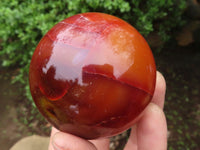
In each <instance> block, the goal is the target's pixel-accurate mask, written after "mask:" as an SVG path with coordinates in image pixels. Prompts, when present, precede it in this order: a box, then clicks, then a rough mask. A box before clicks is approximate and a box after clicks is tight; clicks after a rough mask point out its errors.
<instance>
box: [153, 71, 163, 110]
mask: <svg viewBox="0 0 200 150" xmlns="http://www.w3.org/2000/svg"><path fill="white" fill-rule="evenodd" d="M165 91H166V82H165V79H164V77H163V76H162V74H161V73H160V72H158V71H157V74H156V87H155V92H154V95H153V98H152V102H153V103H155V104H156V105H158V106H159V107H160V108H162V109H163V107H164V101H165Z"/></svg>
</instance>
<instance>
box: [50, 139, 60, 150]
mask: <svg viewBox="0 0 200 150" xmlns="http://www.w3.org/2000/svg"><path fill="white" fill-rule="evenodd" d="M61 144H62V143H61ZM52 145H53V148H54V150H62V148H61V147H62V145H60V141H59V138H58V137H57V135H54V137H53V140H52Z"/></svg>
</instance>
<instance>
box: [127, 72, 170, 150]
mask: <svg viewBox="0 0 200 150" xmlns="http://www.w3.org/2000/svg"><path fill="white" fill-rule="evenodd" d="M165 91H166V83H165V79H164V77H163V76H162V74H161V73H160V72H158V71H157V76H156V87H155V92H154V95H153V98H152V103H154V105H153V104H150V105H149V106H148V107H147V108H146V109H145V111H144V113H143V116H142V118H141V120H140V121H139V122H138V124H137V125H135V126H134V127H133V128H132V130H131V134H130V138H129V140H128V142H127V144H126V146H125V149H124V150H138V149H139V150H143V149H142V148H143V147H139V146H140V144H142V142H143V141H142V142H141V140H142V138H141V137H142V134H144V135H146V138H144V139H147V137H148V135H149V134H146V133H145V130H144V129H146V132H148V131H149V132H150V130H152V131H153V127H155V129H156V128H157V126H160V128H158V129H163V130H156V131H155V133H152V134H150V135H151V136H152V137H153V136H155V137H159V136H158V135H157V132H159V133H160V134H162V135H163V140H162V141H164V142H163V143H162V144H163V147H165V146H166V143H167V139H165V135H167V125H166V120H165V116H164V113H163V111H162V109H163V106H164V100H165ZM155 104H156V105H155ZM158 106H159V107H158ZM154 108H155V109H154ZM156 108H157V109H156ZM160 108H161V109H160ZM153 110H158V111H153ZM148 113H149V114H148ZM156 117H158V118H160V119H161V120H160V122H159V121H157V120H156ZM160 123H161V124H160ZM145 127H146V128H145ZM149 137H150V136H149ZM152 137H150V138H152ZM146 141H147V140H146ZM149 143H150V141H149ZM158 143H159V141H158ZM148 146H149V148H148V147H147V148H148V149H153V148H151V144H150V145H148ZM148 149H144V150H148ZM155 150H156V149H155Z"/></svg>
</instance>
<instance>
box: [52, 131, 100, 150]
mask: <svg viewBox="0 0 200 150" xmlns="http://www.w3.org/2000/svg"><path fill="white" fill-rule="evenodd" d="M50 144H51V145H52V146H51V147H52V150H69V149H70V150H80V149H84V150H97V148H96V147H95V146H94V145H93V144H92V143H91V142H89V141H87V140H84V139H82V138H80V137H77V136H74V135H71V134H68V133H63V132H57V133H55V134H54V135H53V137H52V141H51V143H50Z"/></svg>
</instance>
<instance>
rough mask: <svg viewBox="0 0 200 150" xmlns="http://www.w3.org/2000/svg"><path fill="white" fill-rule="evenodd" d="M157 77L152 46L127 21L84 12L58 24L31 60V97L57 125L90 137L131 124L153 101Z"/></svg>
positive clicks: (105, 134)
mask: <svg viewBox="0 0 200 150" xmlns="http://www.w3.org/2000/svg"><path fill="white" fill-rule="evenodd" d="M155 79H156V67H155V62H154V58H153V55H152V52H151V50H150V48H149V46H148V44H147V43H146V41H145V39H144V38H143V37H142V36H141V35H140V34H139V32H138V31H137V30H136V29H135V28H133V27H132V26H131V25H129V24H128V23H126V22H125V21H123V20H121V19H119V18H116V17H114V16H111V15H107V14H102V13H84V14H78V15H75V16H72V17H70V18H67V19H65V20H63V21H61V22H59V23H58V24H57V25H55V26H54V27H53V28H52V29H51V30H50V31H49V32H48V33H47V34H46V35H45V36H44V37H43V38H42V39H41V41H40V42H39V44H38V46H37V48H36V50H35V52H34V54H33V57H32V60H31V64H30V72H29V81H30V89H31V93H32V97H33V99H34V101H35V103H36V105H37V107H38V109H39V110H40V112H41V113H42V114H43V115H44V116H45V118H46V119H47V120H48V121H49V122H50V123H51V124H52V125H53V126H55V127H56V128H58V129H59V130H61V131H64V132H68V133H71V134H74V135H77V136H80V137H83V138H86V139H95V138H100V137H110V136H113V135H116V134H118V133H120V132H122V131H124V130H126V129H128V128H129V127H130V126H132V125H133V124H134V123H135V121H136V119H137V117H138V116H139V115H140V114H141V112H142V111H143V110H144V108H145V107H146V106H147V105H148V103H149V102H150V100H151V98H152V95H153V92H154V88H155Z"/></svg>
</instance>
